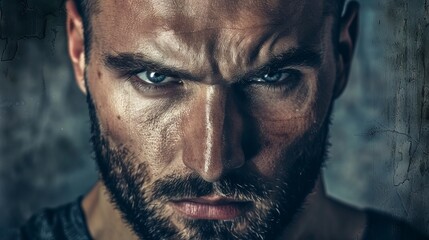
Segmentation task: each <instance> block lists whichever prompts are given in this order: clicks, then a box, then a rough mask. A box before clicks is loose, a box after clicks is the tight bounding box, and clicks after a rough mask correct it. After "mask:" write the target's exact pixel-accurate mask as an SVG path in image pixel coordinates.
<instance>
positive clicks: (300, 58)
mask: <svg viewBox="0 0 429 240" xmlns="http://www.w3.org/2000/svg"><path fill="white" fill-rule="evenodd" d="M322 55H323V54H322V52H321V51H316V50H313V49H311V48H291V49H288V50H287V51H286V52H283V53H281V54H279V55H272V56H271V60H270V61H268V63H266V64H264V65H262V66H261V67H258V68H256V69H255V70H252V71H250V72H248V73H245V74H243V75H240V76H237V77H236V78H237V79H239V80H240V81H241V80H243V79H247V78H249V77H255V76H261V75H263V74H266V73H268V72H271V71H276V70H279V69H281V68H284V67H287V66H300V67H310V68H315V69H318V68H320V66H321V64H322Z"/></svg>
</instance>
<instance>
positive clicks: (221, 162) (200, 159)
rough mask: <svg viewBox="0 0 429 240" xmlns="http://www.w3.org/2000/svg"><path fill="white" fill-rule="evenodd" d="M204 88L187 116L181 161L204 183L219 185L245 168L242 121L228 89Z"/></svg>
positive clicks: (212, 86)
mask: <svg viewBox="0 0 429 240" xmlns="http://www.w3.org/2000/svg"><path fill="white" fill-rule="evenodd" d="M203 89H204V90H202V91H199V94H198V97H196V98H195V99H194V102H193V103H192V106H191V110H190V113H189V115H188V117H189V118H188V121H187V123H186V127H185V130H184V133H185V134H184V139H185V141H184V142H185V146H184V151H183V156H182V159H183V163H184V164H185V165H186V166H187V167H188V168H190V169H192V170H193V171H194V172H196V173H198V174H199V175H200V176H201V177H202V178H203V179H204V180H205V181H208V182H216V181H218V180H219V179H221V178H222V176H223V175H224V174H226V173H227V172H228V171H230V170H232V169H236V168H240V167H241V166H243V165H244V161H245V159H244V153H243V150H242V146H241V138H242V133H243V120H242V117H241V116H240V113H239V111H238V110H239V107H238V106H237V101H235V100H234V95H233V94H232V91H231V90H230V89H229V88H228V87H226V86H218V85H210V86H204V87H203Z"/></svg>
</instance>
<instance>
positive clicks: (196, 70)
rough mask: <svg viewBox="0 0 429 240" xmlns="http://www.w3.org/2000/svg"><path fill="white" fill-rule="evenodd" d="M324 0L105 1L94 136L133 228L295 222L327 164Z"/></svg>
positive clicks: (190, 233)
mask: <svg viewBox="0 0 429 240" xmlns="http://www.w3.org/2000/svg"><path fill="white" fill-rule="evenodd" d="M323 4H324V3H323V1H316V0H307V1H303V0H289V1H285V0H273V1H249V0H239V1H227V0H218V1H209V0H186V1H173V0H165V1H160V0H156V1H145V0H138V1H137V0H136V1H131V0H129V1H114V0H103V1H100V3H99V6H98V9H97V10H98V11H97V13H96V14H94V15H93V16H92V20H91V22H92V26H93V30H92V36H91V37H92V45H91V46H92V47H91V55H90V61H89V62H88V65H87V72H86V78H87V87H88V89H87V92H88V102H89V106H90V111H91V119H92V124H93V133H94V136H93V141H94V145H95V151H96V155H97V161H98V164H99V166H100V171H101V174H102V179H103V181H104V183H105V185H106V187H107V189H108V190H109V193H110V195H111V198H112V201H113V202H114V203H115V204H116V205H117V206H118V208H119V209H120V210H121V211H122V213H123V216H124V219H125V221H127V222H128V223H129V224H130V225H131V226H132V228H133V230H134V231H135V232H136V233H137V234H138V235H139V236H140V237H142V238H143V237H145V238H149V239H151V237H153V238H154V239H164V238H166V239H169V238H170V239H171V238H174V239H176V238H183V239H230V238H234V237H235V238H239V239H260V238H264V237H268V236H270V234H276V233H277V231H278V230H279V229H280V228H281V226H283V225H284V224H285V223H287V222H288V221H290V220H291V218H292V216H293V215H294V213H295V212H296V210H297V209H298V208H299V207H300V204H301V203H302V201H303V200H304V198H305V196H306V195H307V194H308V193H309V191H310V190H311V188H312V187H313V185H314V182H315V179H316V178H317V176H318V173H319V170H320V165H321V163H322V162H323V154H324V149H325V145H326V144H325V139H326V135H327V129H328V122H329V121H328V118H329V113H330V108H331V105H332V99H333V91H334V86H335V81H336V79H337V76H336V57H335V55H334V52H335V51H334V46H333V36H332V33H333V27H334V18H333V16H331V17H328V16H324V11H323V9H324V7H323ZM172 236H174V237H172Z"/></svg>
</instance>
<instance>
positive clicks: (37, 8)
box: [0, 0, 429, 232]
mask: <svg viewBox="0 0 429 240" xmlns="http://www.w3.org/2000/svg"><path fill="white" fill-rule="evenodd" d="M361 3H362V13H361V28H360V29H361V34H360V41H359V45H358V49H357V56H356V59H355V62H354V67H353V71H352V76H351V79H350V81H349V86H348V88H347V90H346V92H345V93H344V95H343V96H342V97H341V98H340V100H339V101H338V102H337V104H336V109H335V113H334V114H335V116H334V123H333V128H332V134H331V135H332V138H331V141H332V144H333V147H332V148H331V151H330V152H331V154H330V156H331V159H330V160H329V162H328V163H327V168H326V169H325V170H324V177H325V181H326V183H327V190H328V192H329V194H331V195H332V196H334V197H337V198H339V199H342V200H343V201H346V202H349V203H351V204H354V205H356V206H358V207H369V208H375V209H380V210H384V211H387V212H390V213H392V214H394V215H397V216H399V217H402V218H405V219H407V220H408V221H410V222H412V223H413V224H414V225H415V226H417V227H418V228H420V229H422V230H424V231H426V232H429V206H428V205H429V174H428V173H429V160H428V159H429V156H428V153H429V27H428V26H429V25H428V24H429V16H428V15H429V14H428V11H429V3H428V1H427V0H411V1H407V0H365V1H361ZM0 7H1V10H0V12H1V13H0V14H1V25H0V26H1V28H0V53H1V54H2V55H1V62H0V229H1V228H7V227H11V226H17V225H19V224H20V223H22V222H23V221H24V220H25V219H26V218H28V217H29V216H30V215H31V214H32V213H34V211H37V210H39V209H41V208H43V207H47V206H55V205H58V204H61V203H64V202H67V201H70V200H71V199H74V198H75V197H77V196H78V195H80V194H83V193H85V192H86V191H88V189H89V188H90V187H91V185H92V184H93V183H94V182H95V180H96V177H97V174H96V170H95V169H96V168H95V166H94V163H93V161H92V160H91V150H90V145H89V124H88V117H87V110H86V105H85V101H84V97H83V96H82V94H81V93H80V92H79V91H78V89H77V87H76V86H75V84H74V81H73V78H72V74H71V68H70V64H69V62H68V59H67V54H66V42H65V35H64V30H65V29H64V12H63V10H62V7H61V0H0ZM425 200H426V201H425Z"/></svg>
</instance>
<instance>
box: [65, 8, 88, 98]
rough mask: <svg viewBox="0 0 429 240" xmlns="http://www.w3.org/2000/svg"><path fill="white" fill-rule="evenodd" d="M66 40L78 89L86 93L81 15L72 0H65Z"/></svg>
mask: <svg viewBox="0 0 429 240" xmlns="http://www.w3.org/2000/svg"><path fill="white" fill-rule="evenodd" d="M66 11H67V23H66V24H67V40H68V50H69V55H70V60H71V63H72V65H73V70H74V75H75V80H76V82H77V85H78V86H79V88H80V90H81V91H82V92H83V93H84V94H86V91H87V90H86V85H85V44H84V35H83V23H82V17H81V16H80V15H79V12H78V11H77V8H76V4H75V2H74V1H73V0H67V2H66Z"/></svg>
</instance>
